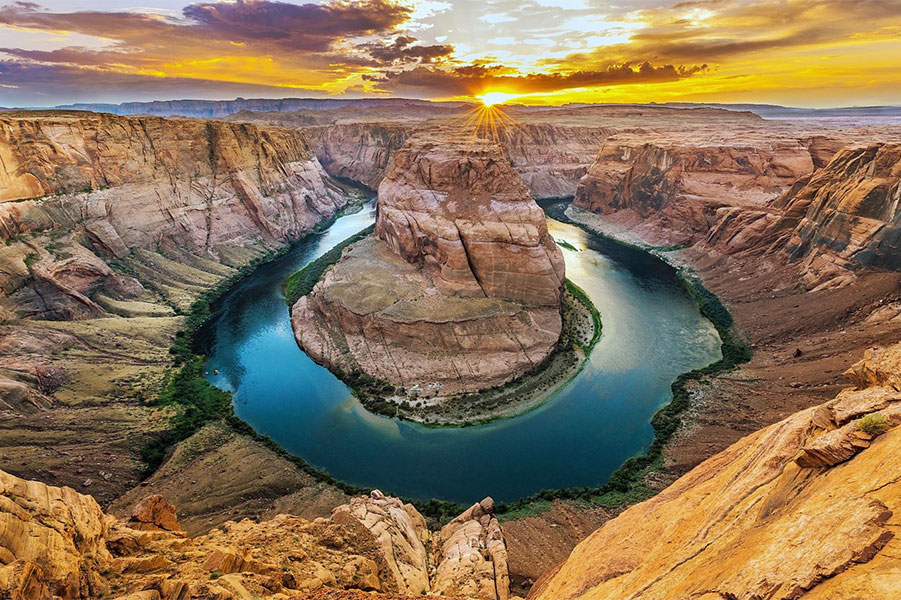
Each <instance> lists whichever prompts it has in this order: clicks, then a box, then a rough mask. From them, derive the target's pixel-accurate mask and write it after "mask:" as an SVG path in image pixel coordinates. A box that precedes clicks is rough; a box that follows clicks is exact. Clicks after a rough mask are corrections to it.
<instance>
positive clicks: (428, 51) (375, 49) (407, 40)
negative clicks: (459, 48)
mask: <svg viewBox="0 0 901 600" xmlns="http://www.w3.org/2000/svg"><path fill="white" fill-rule="evenodd" d="M416 41H417V40H416V38H414V37H411V36H408V35H400V36H397V37H396V38H395V39H394V42H392V43H389V44H371V45H369V46H367V47H366V50H367V53H368V54H369V56H371V57H372V58H373V59H374V60H375V61H376V63H380V64H403V63H410V62H423V63H430V62H433V61H435V60H437V59H440V58H447V57H448V56H450V55H451V53H453V51H454V47H453V46H450V45H447V44H435V45H430V46H420V45H414V44H415V42H416Z"/></svg>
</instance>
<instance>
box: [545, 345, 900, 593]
mask: <svg viewBox="0 0 901 600" xmlns="http://www.w3.org/2000/svg"><path fill="white" fill-rule="evenodd" d="M899 365H901V345H896V346H892V347H891V348H888V349H883V350H871V351H868V352H867V353H866V356H865V358H864V359H863V360H862V361H860V362H859V363H857V364H855V365H854V366H853V367H852V368H851V369H849V370H848V371H847V373H846V374H847V375H848V377H849V378H850V379H851V381H852V383H853V384H854V387H850V388H847V389H845V390H844V391H842V392H841V393H840V394H839V395H838V396H837V397H836V398H835V399H834V400H832V401H830V402H827V403H826V404H824V405H821V406H817V407H813V408H810V409H807V410H804V411H801V412H799V413H797V414H795V415H793V416H791V417H789V418H788V419H786V420H784V421H782V422H780V423H776V424H775V425H772V426H770V427H767V428H765V429H763V430H761V431H759V432H757V433H755V434H752V435H750V436H747V437H745V438H743V439H742V440H740V441H739V442H738V443H736V444H734V445H733V446H731V447H730V448H728V449H727V450H725V451H724V452H721V453H720V454H717V455H715V456H713V457H712V458H710V459H708V460H707V461H705V462H703V463H702V464H701V465H699V466H698V467H696V468H695V469H694V470H692V471H691V472H689V473H688V474H687V475H685V476H683V477H682V478H681V479H679V480H678V481H676V482H675V483H674V484H673V485H671V486H670V487H669V488H667V489H666V490H664V491H663V492H661V493H660V494H659V495H658V496H656V497H655V498H653V499H651V500H648V501H646V502H643V503H641V504H638V505H635V506H633V507H632V508H629V509H628V510H626V511H625V512H624V513H622V514H621V515H620V516H618V517H617V518H615V519H613V520H612V521H610V522H608V523H607V524H605V525H604V526H603V527H601V529H599V530H598V531H596V532H595V533H594V534H592V535H591V536H589V537H588V539H586V540H585V541H584V542H582V543H581V544H579V545H578V546H577V547H576V549H575V550H574V551H573V553H572V555H571V556H570V557H569V559H567V560H566V561H565V562H564V563H563V564H561V565H559V566H558V567H556V568H555V569H552V570H551V571H550V572H549V573H547V574H546V575H545V576H544V577H543V578H542V580H541V581H539V582H538V583H537V584H536V586H535V588H533V591H532V593H531V594H530V596H529V597H530V598H534V599H536V600H544V599H547V600H566V599H570V598H585V599H588V598H596V599H608V598H633V599H639V598H647V599H651V598H654V599H661V600H662V599H674V600H675V599H680V600H687V599H704V600H726V599H747V600H752V599H756V598H794V599H798V598H804V599H810V600H813V599H824V600H825V599H830V600H841V599H848V600H850V599H852V598H854V599H857V598H871V599H874V600H880V599H885V600H888V599H889V598H896V597H898V596H899V594H901V579H899V577H898V572H899V568H901V562H899V559H898V550H899V544H901V542H899V540H898V538H897V536H896V533H897V531H898V527H899V521H898V515H899V510H901V483H899V481H901V463H899V462H898V461H897V456H896V455H897V448H898V445H899V443H901V428H899V427H897V425H899V424H901V393H899V391H898V390H899V387H901V379H899Z"/></svg>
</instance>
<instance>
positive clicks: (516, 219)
mask: <svg viewBox="0 0 901 600" xmlns="http://www.w3.org/2000/svg"><path fill="white" fill-rule="evenodd" d="M375 234H376V236H377V237H378V238H379V239H381V240H383V241H385V242H386V243H387V244H388V246H389V247H390V248H391V250H393V251H394V252H395V253H396V254H398V255H399V256H401V257H402V258H403V259H404V260H406V261H407V262H410V263H414V264H423V265H425V266H427V267H436V268H437V271H438V274H437V277H436V283H437V285H439V286H440V287H439V289H440V291H442V292H449V293H454V294H457V295H461V296H472V297H488V298H499V299H502V300H511V301H514V302H521V303H525V304H530V305H535V306H554V305H558V304H559V302H560V291H561V285H562V281H563V255H562V254H561V252H560V249H559V248H557V246H556V244H555V243H554V240H553V238H551V236H550V235H549V234H548V232H547V223H546V221H545V217H544V213H543V212H542V210H541V208H539V207H538V205H537V204H535V203H534V202H533V201H531V199H530V198H529V194H528V190H527V189H526V187H525V186H524V185H523V183H522V180H521V179H520V178H519V176H518V175H517V174H516V172H515V171H514V170H513V169H511V168H510V165H509V163H508V162H507V161H506V160H504V158H503V156H502V155H500V152H499V148H498V147H497V146H495V145H494V144H490V143H485V142H472V143H466V142H464V143H457V144H448V143H446V142H445V141H443V140H442V139H440V138H439V139H436V140H430V139H427V138H426V139H423V140H421V141H414V142H412V143H410V144H408V145H407V146H406V147H405V148H403V149H402V150H400V151H399V152H398V153H397V155H396V156H395V160H394V164H393V165H392V167H391V169H390V171H389V172H388V174H387V176H386V177H385V180H384V181H382V184H381V185H380V186H379V205H378V217H377V218H376V225H375Z"/></svg>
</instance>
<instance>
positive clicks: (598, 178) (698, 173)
mask: <svg viewBox="0 0 901 600" xmlns="http://www.w3.org/2000/svg"><path fill="white" fill-rule="evenodd" d="M645 140H646V138H644V139H634V138H633V137H625V138H624V139H622V140H619V139H617V137H615V136H614V137H613V138H611V139H609V140H608V141H607V142H605V143H604V145H603V147H602V148H601V150H600V152H599V153H598V156H597V160H596V161H595V162H594V163H593V164H592V165H591V167H589V169H588V174H587V176H586V177H585V178H584V179H583V180H582V181H581V183H580V184H579V189H578V190H577V192H576V196H575V200H574V204H575V206H577V207H580V208H583V209H586V210H589V211H592V212H596V213H600V214H604V215H610V216H611V218H613V219H615V221H616V222H617V223H619V224H621V225H624V226H627V227H630V228H633V229H635V230H636V231H637V233H639V235H643V236H646V237H648V238H650V239H658V240H661V241H665V242H666V243H669V244H692V243H696V242H698V241H700V240H702V239H704V237H705V236H706V235H707V233H708V231H709V229H710V228H711V227H712V226H713V225H714V223H715V222H716V220H717V211H718V210H719V209H721V208H723V207H730V206H732V207H734V206H739V207H759V206H762V205H764V204H765V203H766V201H767V200H769V199H771V198H773V197H775V196H777V195H778V194H779V193H781V192H782V191H783V190H785V189H786V188H788V187H789V186H791V185H792V184H793V183H794V182H795V181H796V180H797V179H798V178H799V177H802V176H805V175H808V174H809V173H811V172H812V171H813V169H814V159H813V157H812V156H811V153H810V152H809V151H808V149H807V147H806V146H805V145H804V144H802V143H801V142H799V141H793V140H785V141H780V140H776V141H764V142H761V143H758V144H755V145H747V146H743V145H739V144H734V145H733V144H718V145H708V144H704V143H703V142H697V143H692V142H691V141H688V142H687V143H678V142H670V143H659V142H657V143H655V142H646V141H645Z"/></svg>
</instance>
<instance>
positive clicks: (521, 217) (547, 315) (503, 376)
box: [292, 136, 563, 396]
mask: <svg viewBox="0 0 901 600" xmlns="http://www.w3.org/2000/svg"><path fill="white" fill-rule="evenodd" d="M562 284H563V257H562V254H561V252H560V250H559V248H557V246H556V244H555V243H554V241H553V239H552V238H551V237H550V235H549V234H548V231H547V225H546V223H545V218H544V213H543V212H542V211H541V209H540V208H539V207H538V206H537V205H536V204H535V203H534V202H533V201H532V200H531V198H530V197H529V193H528V190H527V189H526V188H525V186H524V185H523V183H522V181H521V180H520V179H519V177H518V175H517V174H516V172H515V171H514V170H513V169H512V168H511V167H510V164H509V162H507V160H506V159H505V158H504V156H503V154H502V153H501V151H500V149H499V148H498V146H497V145H495V144H491V143H488V142H485V141H482V140H478V141H470V142H467V141H456V140H455V139H454V138H449V137H435V138H431V137H427V136H426V137H418V138H414V139H413V140H411V141H410V142H408V143H407V144H406V145H405V146H404V147H403V148H402V149H401V150H399V151H398V152H397V153H396V154H395V158H394V162H393V164H392V166H391V168H390V169H389V172H388V174H387V175H386V177H385V179H384V180H383V181H382V183H381V185H380V186H379V201H378V216H377V220H376V229H375V236H373V237H370V238H368V239H366V240H363V241H362V242H359V243H357V244H355V245H354V246H352V247H351V248H349V249H348V250H346V251H345V254H344V256H343V257H342V259H341V260H340V261H339V262H338V263H337V264H336V265H335V266H334V267H333V268H332V269H331V270H329V271H328V272H327V273H326V275H325V277H324V279H323V280H322V281H321V282H320V283H318V284H317V285H316V287H315V288H314V290H313V292H312V293H311V294H310V295H308V296H306V297H304V298H301V299H300V300H299V301H298V302H297V304H295V306H294V307H293V310H292V323H293V325H294V332H295V336H296V338H297V340H298V343H299V344H300V345H301V346H302V347H303V348H304V350H305V351H306V352H307V353H308V354H310V356H312V357H313V358H314V359H315V360H317V361H318V362H321V363H324V364H326V365H328V366H330V367H331V368H334V369H337V370H338V371H340V372H343V373H345V374H347V375H351V374H354V373H359V372H362V373H365V374H368V375H370V376H372V377H375V378H377V379H380V380H383V381H387V382H389V383H391V384H393V385H395V386H398V387H401V388H404V389H405V390H407V391H411V392H414V391H415V393H416V394H417V395H422V396H448V395H453V394H458V393H461V392H473V391H477V390H479V389H483V388H486V387H492V386H496V385H500V384H502V383H504V382H506V381H508V380H510V379H512V378H514V377H515V376H517V375H519V374H521V373H523V372H525V371H527V370H529V369H531V368H533V367H535V366H537V365H538V364H540V363H541V362H542V361H543V360H544V359H545V358H546V357H547V356H548V355H549V354H550V352H551V351H552V350H553V348H554V347H555V344H556V342H557V339H558V338H559V336H560V330H561V325H562V323H561V317H560V299H561V294H562Z"/></svg>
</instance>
